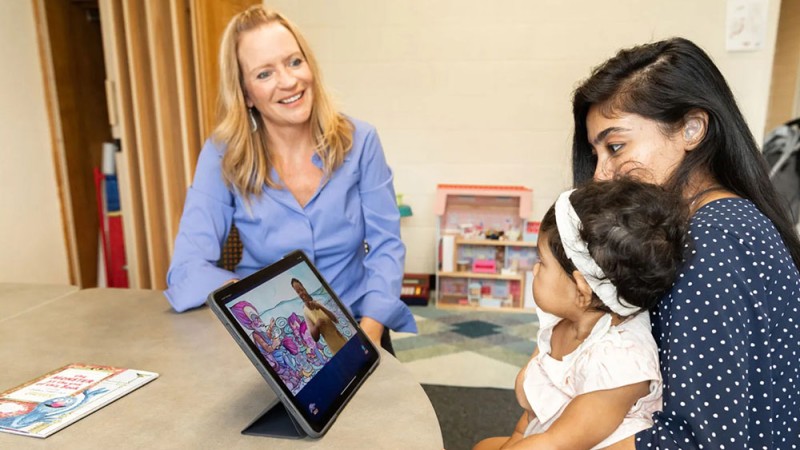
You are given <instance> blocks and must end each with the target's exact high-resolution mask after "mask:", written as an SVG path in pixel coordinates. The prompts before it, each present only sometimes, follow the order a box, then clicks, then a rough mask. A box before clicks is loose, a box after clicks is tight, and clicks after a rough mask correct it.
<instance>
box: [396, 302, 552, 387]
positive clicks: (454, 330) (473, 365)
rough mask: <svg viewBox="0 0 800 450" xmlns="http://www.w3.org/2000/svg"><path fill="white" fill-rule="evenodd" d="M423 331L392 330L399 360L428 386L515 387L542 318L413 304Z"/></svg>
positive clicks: (532, 314)
mask: <svg viewBox="0 0 800 450" xmlns="http://www.w3.org/2000/svg"><path fill="white" fill-rule="evenodd" d="M411 312H412V313H414V317H416V319H417V327H418V329H419V334H410V333H394V332H392V344H393V345H394V349H395V353H396V354H397V359H399V360H400V361H401V362H403V363H404V364H405V366H406V367H408V368H409V370H411V372H412V373H413V374H414V375H415V376H416V378H417V381H419V382H420V383H426V384H442V385H452V386H476V387H499V388H513V387H514V379H515V378H516V376H517V372H519V369H520V368H521V367H522V366H523V365H525V363H527V362H528V359H529V358H530V355H531V353H533V350H534V348H535V347H536V332H537V330H538V328H539V322H538V320H537V318H536V314H534V313H532V312H531V313H528V312H524V313H522V312H499V311H498V312H492V311H462V310H457V309H438V308H436V307H435V306H433V302H431V303H430V304H429V306H412V307H411Z"/></svg>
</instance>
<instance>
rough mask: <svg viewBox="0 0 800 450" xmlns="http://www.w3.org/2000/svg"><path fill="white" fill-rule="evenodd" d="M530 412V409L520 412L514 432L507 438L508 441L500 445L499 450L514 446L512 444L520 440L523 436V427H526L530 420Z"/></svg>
mask: <svg viewBox="0 0 800 450" xmlns="http://www.w3.org/2000/svg"><path fill="white" fill-rule="evenodd" d="M531 414H532V413H531V412H530V411H523V412H522V416H521V417H520V418H519V420H518V421H517V426H516V427H514V432H513V433H511V437H510V438H508V441H506V443H505V444H503V446H502V447H500V450H504V449H507V448H514V444H516V443H517V442H519V441H520V440H522V438H523V437H524V436H525V429H526V428H528V423H529V422H530V421H531Z"/></svg>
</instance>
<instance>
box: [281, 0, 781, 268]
mask: <svg viewBox="0 0 800 450" xmlns="http://www.w3.org/2000/svg"><path fill="white" fill-rule="evenodd" d="M265 3H266V4H267V5H269V6H272V7H275V8H276V9H278V10H280V11H282V12H284V13H285V14H286V15H287V16H288V17H289V18H290V19H291V20H293V21H294V22H296V23H297V24H298V25H299V26H300V28H301V29H302V30H303V32H304V34H306V37H307V38H308V39H309V40H310V42H311V45H312V46H313V48H314V49H315V52H316V54H317V57H318V58H319V59H320V63H321V65H322V68H323V71H324V75H325V79H326V82H327V85H328V86H329V87H330V88H331V89H332V90H333V91H334V94H335V95H336V97H337V98H338V99H339V103H340V105H341V106H342V107H343V109H344V111H345V112H347V113H349V114H351V115H353V116H356V117H359V118H362V119H364V120H367V121H369V122H372V123H373V124H375V125H376V126H377V127H378V131H379V133H380V135H381V138H382V141H383V144H384V148H385V150H386V154H387V158H388V159H389V162H390V164H391V165H392V166H393V168H394V170H395V186H396V188H397V190H398V192H401V193H403V194H404V195H405V198H404V200H405V202H406V203H408V204H410V205H411V206H412V208H413V209H414V216H413V217H410V218H407V219H403V239H404V241H405V242H406V244H407V247H408V259H407V264H406V270H407V271H409V272H433V270H434V259H435V233H436V228H435V224H436V216H435V215H434V214H433V212H432V208H433V200H434V194H435V189H436V184H437V183H470V184H514V185H517V184H518V185H524V186H527V187H530V188H532V189H533V190H534V205H533V218H535V219H538V218H539V217H541V215H542V214H544V212H545V211H546V209H547V208H548V207H549V205H550V204H551V202H552V201H553V200H554V199H555V197H556V195H557V194H558V192H560V191H561V190H562V189H564V188H566V187H568V185H569V183H570V175H569V155H568V153H569V145H570V132H571V128H572V124H571V113H570V111H571V105H570V98H571V92H572V90H573V89H574V87H575V85H576V83H577V82H578V81H579V80H581V79H582V78H585V77H586V76H588V74H589V71H590V68H591V67H593V66H595V65H597V64H599V63H601V62H602V61H603V60H605V59H606V58H608V57H610V56H611V55H612V54H613V53H614V52H615V51H616V50H617V49H618V48H621V47H628V46H631V45H634V44H639V43H644V42H648V41H651V40H655V39H659V38H664V37H669V36H673V35H682V36H685V37H687V38H690V39H692V40H694V41H695V42H697V43H698V44H699V45H701V46H702V47H704V48H705V49H706V50H707V51H708V52H709V53H710V54H711V56H712V57H713V58H714V60H715V61H716V62H717V64H718V65H719V66H720V68H721V70H722V71H723V73H724V74H725V75H726V77H727V78H728V81H729V82H730V84H731V86H732V89H733V91H734V93H735V94H736V95H737V96H738V100H739V103H740V105H741V107H742V109H743V111H744V114H745V116H746V118H747V119H748V121H749V123H750V126H751V129H752V130H754V132H755V133H756V137H757V139H759V140H760V139H761V137H762V130H763V129H764V122H765V115H766V109H767V97H768V92H769V80H770V72H771V67H772V54H773V49H774V42H775V24H776V23H777V14H778V9H779V2H778V1H776V0H772V1H770V2H769V23H768V30H769V32H768V33H769V34H768V36H767V43H768V44H767V46H766V47H765V48H764V49H763V50H761V51H757V52H752V53H728V52H726V51H725V41H724V36H725V7H726V1H725V0H705V1H696V0H647V1H645V0H603V1H596V0H572V1H561V0H500V1H495V2H487V1H486V0H403V1H399V0H398V1H394V0H379V1H375V0H338V1H333V2H332V1H330V0H303V1H300V2H298V1H296V0H274V1H266V2H265Z"/></svg>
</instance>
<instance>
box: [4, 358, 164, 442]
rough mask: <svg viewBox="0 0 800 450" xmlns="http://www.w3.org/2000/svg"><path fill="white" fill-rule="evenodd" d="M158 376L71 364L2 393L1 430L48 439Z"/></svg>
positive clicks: (144, 372) (106, 367)
mask: <svg viewBox="0 0 800 450" xmlns="http://www.w3.org/2000/svg"><path fill="white" fill-rule="evenodd" d="M157 377H158V374H157V373H154V372H146V371H143V370H134V369H123V368H118V367H109V366H99V365H93V364H68V365H66V366H64V367H62V368H60V369H56V370H54V371H52V372H50V373H47V374H45V375H43V376H41V377H39V378H36V379H34V380H31V381H29V382H27V383H25V384H22V385H20V386H17V387H14V388H12V389H9V390H7V391H5V392H3V393H0V431H3V432H6V433H14V434H22V435H25V436H34V437H40V438H45V437H47V436H50V435H51V434H53V433H55V432H56V431H58V430H60V429H62V428H64V427H66V426H67V425H70V424H72V423H74V422H76V421H78V420H79V419H81V418H83V417H85V416H87V415H89V414H91V413H92V412H94V411H96V410H98V409H100V408H102V407H103V406H105V405H107V404H109V403H111V402H113V401H114V400H116V399H118V398H120V397H122V396H124V395H125V394H127V393H129V392H131V391H133V390H135V389H137V388H139V387H141V386H143V385H145V384H147V383H149V382H150V381H153V380H155V379H156V378H157Z"/></svg>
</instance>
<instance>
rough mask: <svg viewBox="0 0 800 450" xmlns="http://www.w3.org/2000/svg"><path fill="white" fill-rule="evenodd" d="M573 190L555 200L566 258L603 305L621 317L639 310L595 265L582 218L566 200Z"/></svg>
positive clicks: (557, 222) (557, 223) (559, 232)
mask: <svg viewBox="0 0 800 450" xmlns="http://www.w3.org/2000/svg"><path fill="white" fill-rule="evenodd" d="M573 192H575V189H572V190H570V191H566V192H563V193H561V195H559V196H558V200H556V208H555V209H556V211H555V212H556V226H557V227H558V234H559V235H561V245H562V246H563V247H564V253H566V254H567V258H569V259H570V261H572V264H574V265H575V268H576V269H578V271H579V272H580V273H581V275H583V277H584V278H585V279H586V282H587V283H589V286H590V287H591V288H592V291H594V293H595V294H597V296H598V297H599V298H600V300H601V301H602V302H603V304H604V305H606V306H608V307H609V308H610V309H611V310H612V311H614V312H615V313H617V314H619V315H621V316H629V315H631V314H634V313H637V312H639V310H640V308H639V307H636V306H633V305H631V304H630V303H628V302H626V301H625V299H623V298H622V297H620V296H619V294H618V293H617V287H616V286H614V283H612V282H611V281H610V280H609V279H608V277H606V274H605V273H604V272H603V269H601V268H600V266H598V265H597V261H595V260H594V258H592V255H591V254H590V253H589V248H588V247H587V246H586V242H584V241H583V239H581V236H580V229H581V218H580V217H578V213H577V212H576V211H575V208H573V207H572V203H570V201H569V197H570V195H572V193H573Z"/></svg>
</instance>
